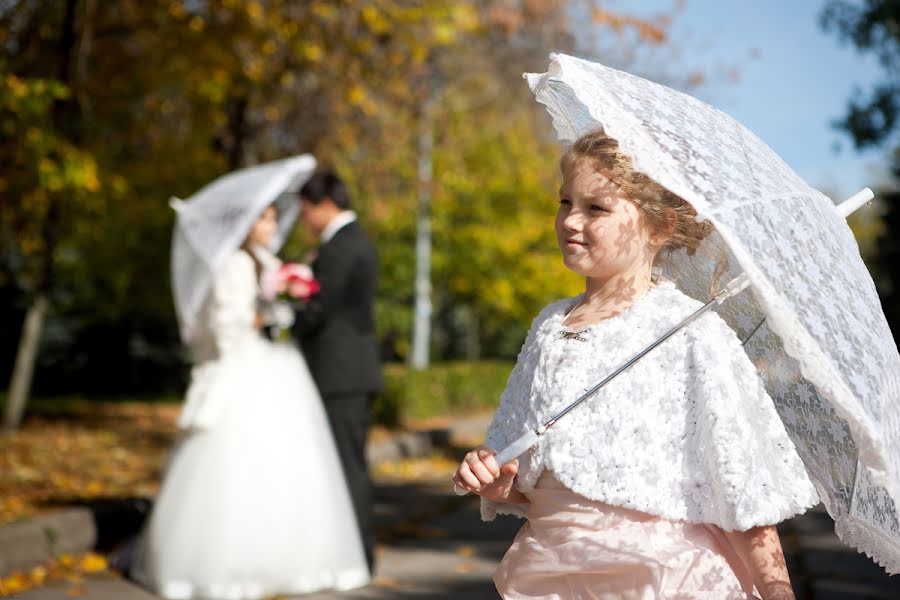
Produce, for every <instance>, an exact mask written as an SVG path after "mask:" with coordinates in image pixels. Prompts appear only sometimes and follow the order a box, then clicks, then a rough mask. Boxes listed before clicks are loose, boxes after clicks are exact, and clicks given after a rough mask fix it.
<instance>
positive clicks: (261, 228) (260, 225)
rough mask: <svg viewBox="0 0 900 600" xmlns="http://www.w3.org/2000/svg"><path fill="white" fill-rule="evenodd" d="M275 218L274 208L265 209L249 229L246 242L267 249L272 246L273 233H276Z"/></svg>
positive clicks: (276, 223)
mask: <svg viewBox="0 0 900 600" xmlns="http://www.w3.org/2000/svg"><path fill="white" fill-rule="evenodd" d="M276 217H277V214H276V212H275V207H274V206H269V207H267V208H266V210H264V211H263V213H262V214H261V215H260V216H259V219H257V220H256V223H254V224H253V227H252V228H251V229H250V235H248V236H247V241H248V242H250V243H251V244H256V245H259V246H263V247H265V248H268V247H269V246H270V245H271V244H272V238H273V237H274V236H275V232H276V231H278V220H277V219H276Z"/></svg>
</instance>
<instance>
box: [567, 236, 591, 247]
mask: <svg viewBox="0 0 900 600" xmlns="http://www.w3.org/2000/svg"><path fill="white" fill-rule="evenodd" d="M566 243H567V244H569V245H574V246H587V244H585V243H584V242H579V241H578V240H576V239H575V238H569V239H567V240H566Z"/></svg>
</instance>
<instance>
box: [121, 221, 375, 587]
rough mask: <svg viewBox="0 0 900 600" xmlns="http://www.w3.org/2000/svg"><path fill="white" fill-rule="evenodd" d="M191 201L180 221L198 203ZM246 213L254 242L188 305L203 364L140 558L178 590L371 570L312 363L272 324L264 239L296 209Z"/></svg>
mask: <svg viewBox="0 0 900 600" xmlns="http://www.w3.org/2000/svg"><path fill="white" fill-rule="evenodd" d="M183 208H184V210H182V209H181V208H179V222H181V220H182V217H183V215H182V213H183V212H184V213H188V212H189V211H188V209H189V208H190V205H183ZM231 210H232V212H233V211H234V203H232V206H231ZM245 212H246V211H245ZM288 212H290V211H288ZM293 216H296V211H294V213H293ZM232 217H233V214H232V215H230V217H229V218H231V219H232V220H231V221H229V222H231V223H233V222H234V219H233V218H232ZM244 217H245V218H244V219H243V222H244V223H245V226H244V228H245V231H244V232H243V233H241V234H240V236H239V237H238V240H239V241H238V243H240V240H241V238H242V239H243V243H242V244H241V245H240V247H239V248H235V249H233V250H232V251H231V252H230V253H229V255H228V256H227V257H226V258H225V259H224V260H223V261H221V266H220V267H219V268H218V269H217V270H216V271H215V272H213V273H210V284H209V286H208V290H207V291H206V294H205V297H204V298H203V299H202V304H201V303H199V302H198V306H199V307H200V308H199V310H197V311H196V317H195V318H190V319H188V318H187V315H188V314H190V313H186V312H185V311H183V310H180V311H179V316H180V317H181V321H182V323H181V324H182V331H183V332H187V333H188V334H189V335H187V336H185V337H186V338H187V339H189V342H190V347H191V350H192V353H193V358H194V361H195V366H194V368H193V371H192V377H191V379H192V381H191V385H190V387H189V389H188V392H187V398H186V402H185V406H184V408H183V410H182V413H181V416H180V418H179V428H180V433H179V436H178V439H177V441H176V443H175V445H174V447H173V449H172V451H171V455H170V457H169V462H168V464H167V467H166V470H165V475H164V478H163V482H162V486H161V489H160V492H159V495H158V497H157V499H156V502H155V505H154V508H153V511H152V513H151V515H150V517H149V520H148V523H147V525H146V526H145V529H144V532H143V534H142V537H141V541H140V543H139V545H138V549H137V555H136V560H135V563H134V566H133V567H132V576H133V577H134V578H135V579H136V580H138V581H139V582H141V583H143V584H144V585H146V586H148V587H150V588H152V589H153V590H154V591H155V592H156V593H157V594H159V595H161V596H163V597H165V598H169V599H173V600H175V599H188V598H206V599H227V600H232V599H241V600H242V599H250V598H262V597H264V596H269V595H273V594H296V593H306V592H312V591H316V590H320V589H328V588H330V589H350V588H354V587H359V586H362V585H365V584H366V583H367V582H368V580H369V572H368V569H367V566H366V561H365V557H364V554H363V548H362V544H361V541H360V536H359V533H358V531H357V528H356V521H355V519H354V516H353V508H352V505H351V502H350V498H349V494H348V491H347V488H346V484H345V483H344V478H343V474H342V472H341V466H340V462H339V459H338V455H337V452H336V450H335V447H334V442H333V440H332V439H331V435H330V429H329V425H328V421H327V419H326V417H325V413H324V410H323V408H322V406H321V400H320V398H319V395H318V392H317V390H316V388H315V385H314V383H313V380H312V378H311V376H310V374H309V371H308V369H307V366H306V363H305V362H304V360H303V358H302V357H301V355H300V354H299V352H298V351H297V350H296V349H295V348H294V347H293V346H292V345H289V344H287V343H273V342H270V341H268V340H267V339H265V338H264V337H263V335H261V333H260V329H261V326H263V325H265V324H266V323H265V322H264V318H263V317H262V316H261V315H260V313H259V312H258V308H257V307H258V306H259V303H258V298H259V292H260V290H259V278H260V275H261V272H262V271H263V270H264V269H265V268H267V267H271V266H272V264H273V263H274V264H278V263H277V259H276V258H275V257H274V255H273V254H271V253H270V252H269V251H268V250H266V248H268V247H274V246H275V244H273V239H275V237H276V236H277V234H278V229H279V226H281V228H282V233H283V232H284V231H283V230H284V226H285V223H284V219H282V218H279V215H278V214H277V213H276V209H275V207H274V205H269V206H267V207H266V208H265V209H264V210H263V211H262V214H261V215H259V214H257V215H254V214H251V215H249V219H247V218H246V217H247V215H244ZM290 221H291V222H292V221H293V219H290ZM248 226H249V230H247V227H248ZM231 227H232V228H233V225H232V226H231ZM178 235H179V231H178V228H176V236H178ZM176 243H177V240H176ZM185 247H186V248H187V247H188V246H185ZM177 258H178V257H176V260H177ZM173 264H174V261H173ZM196 264H198V265H199V264H201V263H200V262H199V261H197V262H196ZM175 266H176V267H177V265H175ZM198 281H202V278H199V279H197V278H188V279H187V280H185V281H182V282H181V284H182V285H183V286H189V287H190V286H194V285H196V284H197V282H198ZM178 284H179V282H178V281H176V286H175V287H176V292H178V290H179V289H180V288H179V286H178ZM179 300H183V298H179V297H178V294H177V293H176V301H179ZM176 304H178V302H176ZM180 307H181V306H180V305H179V308H180Z"/></svg>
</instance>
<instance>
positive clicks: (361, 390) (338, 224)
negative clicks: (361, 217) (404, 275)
mask: <svg viewBox="0 0 900 600" xmlns="http://www.w3.org/2000/svg"><path fill="white" fill-rule="evenodd" d="M300 202H301V211H300V220H301V221H303V223H304V224H305V225H306V226H307V227H308V228H309V230H310V231H312V232H313V233H314V234H315V235H317V236H319V238H320V240H321V245H320V246H319V250H318V256H317V257H316V258H315V260H314V261H313V263H312V269H313V273H314V274H315V277H316V279H318V281H319V284H320V285H321V290H320V292H319V293H318V294H317V295H315V296H313V298H312V299H311V300H310V301H309V302H308V303H306V304H305V305H303V306H301V307H299V309H298V310H297V314H296V321H295V323H294V329H293V331H294V336H295V338H296V339H297V340H298V341H299V342H300V344H301V346H302V348H303V353H304V355H305V356H306V360H307V362H308V363H309V368H310V371H311V372H312V376H313V378H314V379H315V381H316V385H317V386H318V388H319V393H320V394H321V395H322V400H323V402H324V404H325V411H326V413H327V414H328V420H329V422H330V424H331V430H332V433H333V434H334V440H335V443H336V444H337V449H338V454H339V455H340V457H341V463H342V465H343V468H344V476H345V477H346V479H347V485H348V487H349V488H350V495H351V497H352V500H353V508H354V510H355V512H356V520H357V523H358V525H359V531H360V534H361V536H362V540H363V546H364V547H365V551H366V560H367V561H368V563H369V570H370V571H371V570H372V565H373V560H372V559H373V554H372V552H373V548H374V545H375V531H374V524H373V519H372V489H371V483H370V481H369V472H368V464H367V462H366V435H367V433H368V429H369V422H370V420H371V406H372V398H373V396H374V394H375V393H376V392H377V391H379V390H380V389H381V387H382V378H381V364H380V361H379V358H378V346H377V342H376V339H375V324H374V317H373V303H374V299H375V288H376V281H377V277H378V257H377V256H376V254H375V248H374V247H373V246H372V243H371V242H370V241H369V238H368V237H367V236H366V234H365V232H364V231H363V229H362V227H360V225H359V223H357V221H356V214H355V213H354V212H353V211H352V210H350V197H349V195H348V193H347V188H346V186H345V185H344V182H343V181H341V180H340V178H338V176H337V175H335V174H333V173H330V172H320V173H316V174H315V175H313V176H312V178H311V179H310V180H309V181H308V182H307V183H306V185H304V186H303V188H302V189H301V190H300Z"/></svg>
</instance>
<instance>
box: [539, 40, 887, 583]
mask: <svg viewBox="0 0 900 600" xmlns="http://www.w3.org/2000/svg"><path fill="white" fill-rule="evenodd" d="M525 77H526V79H527V80H528V84H529V86H530V87H531V90H532V92H533V93H534V95H535V98H536V99H537V101H538V102H540V103H541V104H544V105H545V106H546V107H547V110H548V112H549V113H550V115H551V117H552V120H553V126H554V128H555V130H556V133H557V135H558V137H559V139H560V141H561V142H562V143H564V144H571V143H573V142H574V141H575V140H577V139H578V138H579V137H580V136H582V135H584V134H586V133H589V132H591V131H594V130H597V129H602V130H604V132H605V133H606V134H607V135H608V136H609V137H611V138H613V139H615V140H616V141H617V142H618V144H619V147H620V149H621V151H622V152H623V153H624V154H626V155H627V156H629V157H630V158H631V160H632V163H633V165H634V168H635V169H636V170H637V171H638V172H640V173H643V174H644V175H646V176H648V177H650V178H651V179H653V180H654V181H656V182H658V183H659V184H661V185H662V186H664V187H666V188H667V189H669V190H670V191H672V192H673V193H675V194H677V195H679V196H680V197H681V198H683V199H684V200H686V201H687V202H689V203H690V204H691V205H692V206H693V207H694V209H695V210H696V211H697V213H698V218H699V219H706V220H709V221H710V222H711V223H712V224H713V225H714V226H715V228H716V232H717V233H716V234H713V235H712V236H710V237H709V238H707V239H706V240H705V241H704V243H703V246H702V247H701V248H700V250H699V251H698V252H697V253H696V254H695V255H694V256H688V255H687V253H686V252H684V251H679V252H676V253H673V254H672V255H670V257H669V258H668V260H667V263H666V264H665V265H664V275H665V276H666V277H667V278H669V279H671V280H673V281H674V282H675V283H676V284H677V285H678V287H679V288H680V289H681V290H682V291H684V292H685V293H687V294H689V295H691V296H693V297H695V298H696V299H698V300H700V301H703V302H705V301H706V300H708V299H709V297H710V289H711V286H712V283H713V279H714V276H713V274H714V271H715V266H716V259H717V258H718V257H719V256H720V255H721V254H722V253H725V254H727V256H728V258H729V272H727V273H726V274H725V275H724V276H723V277H722V279H721V281H723V282H724V281H729V280H730V279H731V278H732V277H734V276H737V275H738V274H739V273H740V272H742V271H743V272H745V273H746V274H747V276H748V277H749V279H750V282H751V284H752V288H751V289H752V293H749V292H745V293H743V294H741V295H739V296H738V297H736V298H732V299H730V300H728V301H727V302H725V303H724V304H722V305H721V306H720V307H719V308H718V309H717V310H718V312H719V314H720V315H721V316H722V317H723V318H724V319H725V320H726V321H727V322H728V323H729V325H730V326H731V327H732V328H734V329H735V330H736V332H737V333H738V335H739V336H740V337H741V338H742V339H746V338H747V337H748V336H750V335H751V333H752V334H753V335H752V337H750V341H749V342H748V343H747V344H746V346H745V349H746V351H747V353H748V355H749V356H750V358H751V359H752V360H753V361H754V363H755V364H756V366H757V368H758V370H759V372H760V375H761V376H762V378H763V381H764V382H765V384H766V388H767V391H768V392H769V394H770V395H771V397H772V399H773V401H774V402H775V406H776V409H777V410H778V412H779V415H780V417H781V419H782V421H783V422H784V425H785V428H786V429H787V431H788V434H789V435H790V436H791V438H792V440H793V441H794V443H795V445H796V447H797V451H798V453H799V454H800V456H801V458H802V459H803V461H804V464H805V466H806V469H807V471H808V472H809V475H810V478H811V479H812V480H813V482H814V484H815V485H816V488H817V490H818V492H819V496H820V498H821V499H822V502H823V503H824V504H825V507H826V509H827V510H828V512H829V513H830V514H831V516H832V517H833V518H834V520H835V530H836V532H837V533H838V535H839V536H840V537H841V539H842V540H844V541H845V542H846V543H848V544H851V545H853V546H855V547H857V548H858V549H860V550H862V551H863V552H865V553H866V554H867V555H868V556H870V557H871V558H873V559H874V560H875V561H876V562H878V563H879V564H880V565H882V566H883V567H884V568H885V569H887V570H888V571H889V572H891V573H897V572H900V516H898V505H897V503H896V500H897V499H898V498H900V355H898V353H897V347H896V345H895V343H894V340H893V337H892V335H891V332H890V329H889V328H888V325H887V321H886V320H885V317H884V313H883V312H882V309H881V304H880V301H879V299H878V295H877V293H876V291H875V286H874V284H873V282H872V278H871V276H870V275H869V273H868V271H867V270H866V267H865V265H864V264H863V262H862V259H861V257H860V255H859V248H858V246H857V244H856V240H855V239H854V237H853V234H852V232H851V231H850V229H849V227H848V226H847V224H846V222H845V220H844V219H843V218H842V217H840V216H839V215H838V214H837V213H836V212H835V211H834V206H833V203H832V202H831V200H829V199H828V198H827V197H826V196H825V195H823V194H822V193H820V192H818V191H817V190H815V189H813V188H812V187H810V186H809V185H808V184H807V183H806V182H804V181H803V179H802V178H800V177H799V176H798V175H797V174H796V173H795V172H794V171H793V170H792V169H791V168H790V167H789V166H788V165H787V164H785V162H784V161H783V160H782V159H781V158H780V157H779V156H778V155H777V154H776V153H775V152H774V151H772V150H771V149H770V148H769V147H768V146H767V145H766V144H765V143H764V142H762V141H761V140H760V139H759V138H758V137H756V136H755V135H754V134H753V133H752V132H751V131H750V130H748V129H747V128H746V127H744V126H743V125H741V124H740V123H738V122H737V121H736V120H734V119H733V118H731V117H729V116H728V115H726V114H725V113H723V112H721V111H719V110H717V109H715V108H713V107H712V106H709V105H708V104H705V103H703V102H701V101H699V100H697V99H695V98H693V97H691V96H688V95H686V94H683V93H680V92H677V91H675V90H672V89H670V88H667V87H665V86H662V85H659V84H656V83H653V82H650V81H647V80H645V79H642V78H640V77H636V76H634V75H630V74H628V73H624V72H621V71H617V70H615V69H611V68H609V67H605V66H603V65H600V64H597V63H593V62H589V61H585V60H581V59H578V58H575V57H572V56H567V55H563V54H553V55H551V62H550V67H549V70H548V72H547V73H543V74H526V75H525ZM761 322H762V323H763V324H762V326H759V325H760V323H761ZM757 327H759V329H756V328H757ZM754 330H755V333H753V332H754ZM773 451H777V450H776V449H773ZM760 493H765V491H764V490H760Z"/></svg>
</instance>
